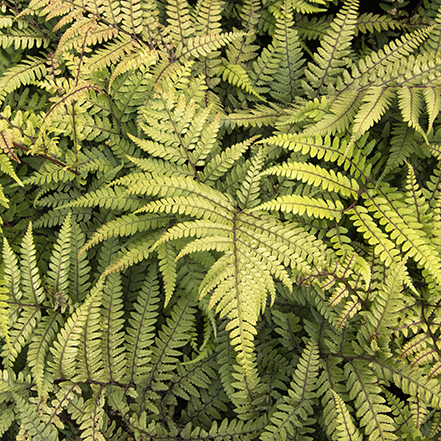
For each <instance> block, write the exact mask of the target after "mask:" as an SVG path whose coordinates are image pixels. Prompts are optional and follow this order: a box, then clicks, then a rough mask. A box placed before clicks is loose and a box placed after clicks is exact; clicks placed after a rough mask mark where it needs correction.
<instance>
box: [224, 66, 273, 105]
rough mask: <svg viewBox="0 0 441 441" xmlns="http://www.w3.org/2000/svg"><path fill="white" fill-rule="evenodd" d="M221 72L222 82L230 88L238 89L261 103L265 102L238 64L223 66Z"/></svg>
mask: <svg viewBox="0 0 441 441" xmlns="http://www.w3.org/2000/svg"><path fill="white" fill-rule="evenodd" d="M221 72H222V78H223V80H224V81H227V82H228V83H229V84H231V85H232V86H237V87H239V88H240V89H242V90H244V91H245V92H246V93H249V94H250V95H254V96H256V97H257V98H259V99H261V100H262V101H266V100H265V98H263V97H262V96H260V95H259V94H258V93H257V91H256V90H255V89H254V87H253V83H252V81H251V78H250V77H249V75H248V73H247V72H246V70H245V69H244V68H243V67H242V66H240V65H239V64H226V65H225V66H223V68H222V70H221Z"/></svg>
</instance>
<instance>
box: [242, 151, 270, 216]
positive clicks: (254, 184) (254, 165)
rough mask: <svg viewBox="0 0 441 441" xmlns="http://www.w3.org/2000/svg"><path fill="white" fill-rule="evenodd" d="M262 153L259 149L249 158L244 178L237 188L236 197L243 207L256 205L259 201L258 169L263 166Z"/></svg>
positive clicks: (247, 207) (248, 207)
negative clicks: (249, 161)
mask: <svg viewBox="0 0 441 441" xmlns="http://www.w3.org/2000/svg"><path fill="white" fill-rule="evenodd" d="M263 161H264V153H263V149H262V148H261V149H259V151H258V152H257V154H256V155H255V156H254V157H253V158H252V159H251V163H250V166H249V168H248V170H247V174H246V176H245V179H244V180H243V182H242V185H241V187H240V188H239V190H237V193H236V194H237V199H238V200H239V202H240V204H241V207H242V208H243V209H250V208H254V207H256V205H258V204H259V203H260V170H261V168H262V167H263Z"/></svg>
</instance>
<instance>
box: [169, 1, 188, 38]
mask: <svg viewBox="0 0 441 441" xmlns="http://www.w3.org/2000/svg"><path fill="white" fill-rule="evenodd" d="M166 10H167V16H168V17H167V23H168V32H169V35H170V37H171V39H172V41H173V43H174V44H175V45H179V44H182V45H183V46H185V44H186V42H187V39H188V37H190V36H191V35H192V34H193V32H194V27H193V23H192V20H191V14H190V6H189V4H188V2H187V1H186V0H171V1H168V2H167V5H166Z"/></svg>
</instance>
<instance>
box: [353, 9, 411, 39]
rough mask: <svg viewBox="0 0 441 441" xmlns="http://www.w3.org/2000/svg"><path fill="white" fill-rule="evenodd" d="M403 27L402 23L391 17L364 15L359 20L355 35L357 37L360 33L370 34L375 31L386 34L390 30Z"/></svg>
mask: <svg viewBox="0 0 441 441" xmlns="http://www.w3.org/2000/svg"><path fill="white" fill-rule="evenodd" d="M402 26H403V25H402V23H401V22H400V21H399V20H396V19H395V18H394V17H393V16H391V15H379V14H373V13H371V12H370V13H364V14H360V15H359V17H358V19H357V27H356V29H355V35H357V34H358V32H361V33H362V34H369V33H374V32H375V31H377V32H384V31H387V30H389V29H400V28H402Z"/></svg>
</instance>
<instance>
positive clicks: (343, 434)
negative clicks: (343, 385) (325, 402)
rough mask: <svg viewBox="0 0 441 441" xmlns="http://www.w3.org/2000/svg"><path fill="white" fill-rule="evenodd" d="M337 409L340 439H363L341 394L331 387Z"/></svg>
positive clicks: (340, 440) (342, 440) (353, 440)
mask: <svg viewBox="0 0 441 441" xmlns="http://www.w3.org/2000/svg"><path fill="white" fill-rule="evenodd" d="M331 392H332V394H333V396H334V401H335V407H336V411H337V424H338V426H337V431H338V439H339V441H361V440H362V435H361V434H360V432H359V431H358V429H357V427H356V426H355V425H354V422H353V421H352V417H351V415H350V413H349V411H348V409H347V407H346V404H345V402H344V401H343V400H342V399H341V397H340V395H339V394H338V393H337V392H335V391H333V390H332V389H331Z"/></svg>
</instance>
